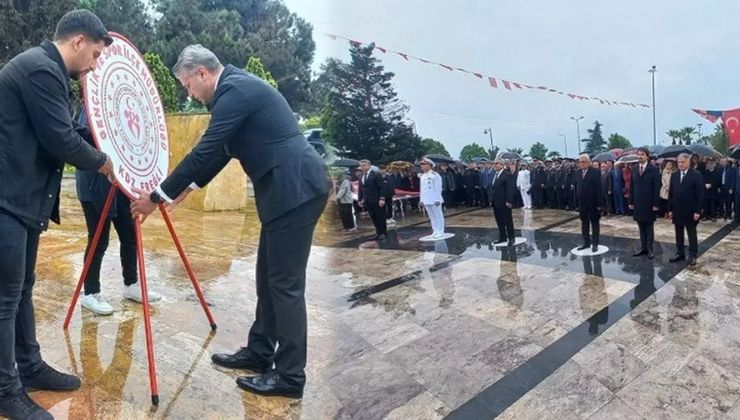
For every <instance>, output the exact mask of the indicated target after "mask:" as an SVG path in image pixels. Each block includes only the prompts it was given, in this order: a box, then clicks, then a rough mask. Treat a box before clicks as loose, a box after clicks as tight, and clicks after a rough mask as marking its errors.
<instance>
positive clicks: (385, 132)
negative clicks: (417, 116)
mask: <svg viewBox="0 0 740 420" xmlns="http://www.w3.org/2000/svg"><path fill="white" fill-rule="evenodd" d="M374 48H375V46H374V45H369V46H367V47H362V46H358V45H352V46H351V48H350V55H351V57H352V59H351V62H350V63H348V64H345V63H336V65H334V66H332V71H333V72H334V74H333V75H332V76H331V77H330V78H329V79H330V80H331V81H332V84H331V88H330V91H329V94H328V98H327V106H326V107H325V108H324V111H323V113H322V123H323V124H322V125H323V126H324V128H325V131H324V133H322V137H326V138H327V139H328V141H329V142H330V143H331V144H332V145H334V146H335V147H336V148H337V149H339V151H340V153H342V155H343V156H346V157H349V158H355V159H369V160H371V161H375V162H389V161H392V160H407V161H413V160H415V159H418V158H419V155H421V154H422V153H423V150H422V147H421V139H420V138H419V137H418V136H416V135H415V134H414V133H413V131H412V130H411V128H410V127H409V126H408V125H406V124H405V123H404V122H403V119H404V117H405V114H406V112H407V110H408V108H407V107H406V105H404V104H403V102H401V100H400V99H399V98H398V96H397V94H396V92H395V90H394V89H393V86H392V85H391V80H392V79H393V77H394V74H393V73H391V72H386V71H385V69H384V68H383V66H382V65H380V64H379V60H378V59H377V58H375V57H373V55H372V53H373V49H374Z"/></svg>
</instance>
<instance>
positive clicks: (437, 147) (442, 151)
mask: <svg viewBox="0 0 740 420" xmlns="http://www.w3.org/2000/svg"><path fill="white" fill-rule="evenodd" d="M421 150H422V154H424V155H432V154H437V155H444V156H450V152H448V151H447V149H446V148H445V145H444V144H442V142H439V141H437V140H434V139H429V138H426V139H424V140H422V141H421Z"/></svg>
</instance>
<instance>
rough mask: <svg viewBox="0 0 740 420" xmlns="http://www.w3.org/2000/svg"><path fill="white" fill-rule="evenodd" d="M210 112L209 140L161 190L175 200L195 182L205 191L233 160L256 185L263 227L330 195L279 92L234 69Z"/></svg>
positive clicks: (220, 87) (225, 75) (227, 70)
mask: <svg viewBox="0 0 740 420" xmlns="http://www.w3.org/2000/svg"><path fill="white" fill-rule="evenodd" d="M209 108H210V109H211V122H210V124H209V125H208V129H207V130H206V132H205V134H203V137H202V138H201V139H200V141H199V142H198V144H197V145H196V146H195V148H194V149H193V150H192V151H191V152H190V153H189V154H188V155H187V156H186V157H185V159H183V161H182V162H180V164H179V165H177V167H176V168H175V170H174V171H173V172H172V174H170V176H168V177H167V178H166V179H165V180H164V181H163V182H162V184H161V185H160V187H161V189H162V191H163V192H164V193H165V194H167V195H168V196H169V197H170V198H175V197H177V196H178V195H179V194H180V193H181V192H182V191H184V190H185V188H187V187H188V186H189V185H190V184H191V183H192V182H195V183H196V184H197V185H198V186H200V187H202V186H204V185H205V184H207V183H208V182H210V181H211V180H212V179H213V178H214V177H215V176H216V174H218V173H219V172H220V171H221V170H222V169H223V168H224V167H225V166H226V164H227V163H228V162H229V160H231V158H236V159H239V162H240V163H241V166H242V168H243V169H244V172H245V173H246V174H247V175H248V176H249V178H250V179H251V180H252V184H253V185H254V195H255V203H256V205H257V214H258V215H259V218H260V221H261V222H262V223H267V222H269V221H271V220H274V219H276V218H278V217H280V216H281V215H283V214H285V213H287V212H288V211H290V210H292V209H294V208H296V207H298V206H300V205H301V204H303V203H306V202H308V201H310V200H312V199H314V198H316V197H319V196H321V195H324V194H326V193H328V192H329V190H330V189H331V180H329V178H328V177H327V174H326V166H325V165H324V163H323V161H322V160H321V157H320V156H319V155H318V153H316V150H315V149H314V148H313V146H311V144H309V143H308V141H306V138H305V137H304V136H303V134H302V133H301V130H300V128H299V127H298V122H297V121H296V118H295V116H294V115H293V111H292V110H291V109H290V106H289V105H288V102H286V100H285V98H283V96H282V95H281V94H280V92H278V91H277V90H276V89H275V88H273V87H272V86H270V85H268V84H267V83H265V82H264V81H263V80H261V79H260V78H258V77H256V76H254V75H252V74H249V73H247V72H245V71H244V70H241V69H238V68H236V67H234V66H232V65H228V66H226V68H224V71H223V73H222V74H221V77H219V80H218V87H217V88H216V92H215V93H214V97H213V101H212V102H211V104H210V105H209Z"/></svg>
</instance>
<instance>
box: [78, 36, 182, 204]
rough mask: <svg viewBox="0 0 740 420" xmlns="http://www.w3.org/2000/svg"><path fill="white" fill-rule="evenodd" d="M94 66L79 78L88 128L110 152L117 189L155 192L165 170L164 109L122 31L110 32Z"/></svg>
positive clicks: (143, 67) (143, 63) (130, 194)
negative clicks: (109, 37)
mask: <svg viewBox="0 0 740 420" xmlns="http://www.w3.org/2000/svg"><path fill="white" fill-rule="evenodd" d="M111 35H112V36H113V44H111V45H110V46H109V47H108V48H106V49H105V50H103V54H102V55H101V56H100V58H99V59H98V62H97V65H96V68H95V71H93V72H90V73H88V74H87V75H86V76H85V78H84V79H83V81H82V90H83V94H84V98H85V108H86V110H87V117H88V122H89V125H90V131H91V132H92V134H93V138H94V139H95V143H96V144H97V146H98V148H99V149H100V150H102V151H103V152H105V153H106V154H107V155H108V156H110V158H111V160H113V166H114V168H115V172H116V179H117V180H118V184H119V185H120V187H121V189H122V190H123V191H124V193H126V194H127V195H128V196H129V197H132V198H133V197H136V196H137V195H136V194H135V193H134V192H133V188H139V189H142V190H144V191H153V190H154V189H155V188H156V187H157V186H158V185H159V183H160V182H161V181H162V180H163V179H164V178H165V176H166V175H167V170H168V162H169V160H168V157H169V156H168V150H169V142H168V139H167V126H166V124H165V119H164V108H163V107H162V101H161V99H160V97H159V92H158V91H157V86H156V84H155V83H154V78H153V77H152V75H151V73H150V72H149V68H148V67H147V65H146V63H145V62H144V60H143V59H142V58H141V55H140V54H139V51H138V50H137V49H136V47H134V45H133V44H132V43H131V42H130V41H129V40H127V39H126V38H124V37H123V36H121V35H119V34H116V33H111Z"/></svg>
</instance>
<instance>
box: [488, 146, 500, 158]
mask: <svg viewBox="0 0 740 420" xmlns="http://www.w3.org/2000/svg"><path fill="white" fill-rule="evenodd" d="M499 150H501V149H500V148H499V147H498V146H493V149H488V158H489V159H491V160H493V159H496V156H497V155H498V152H499Z"/></svg>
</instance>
